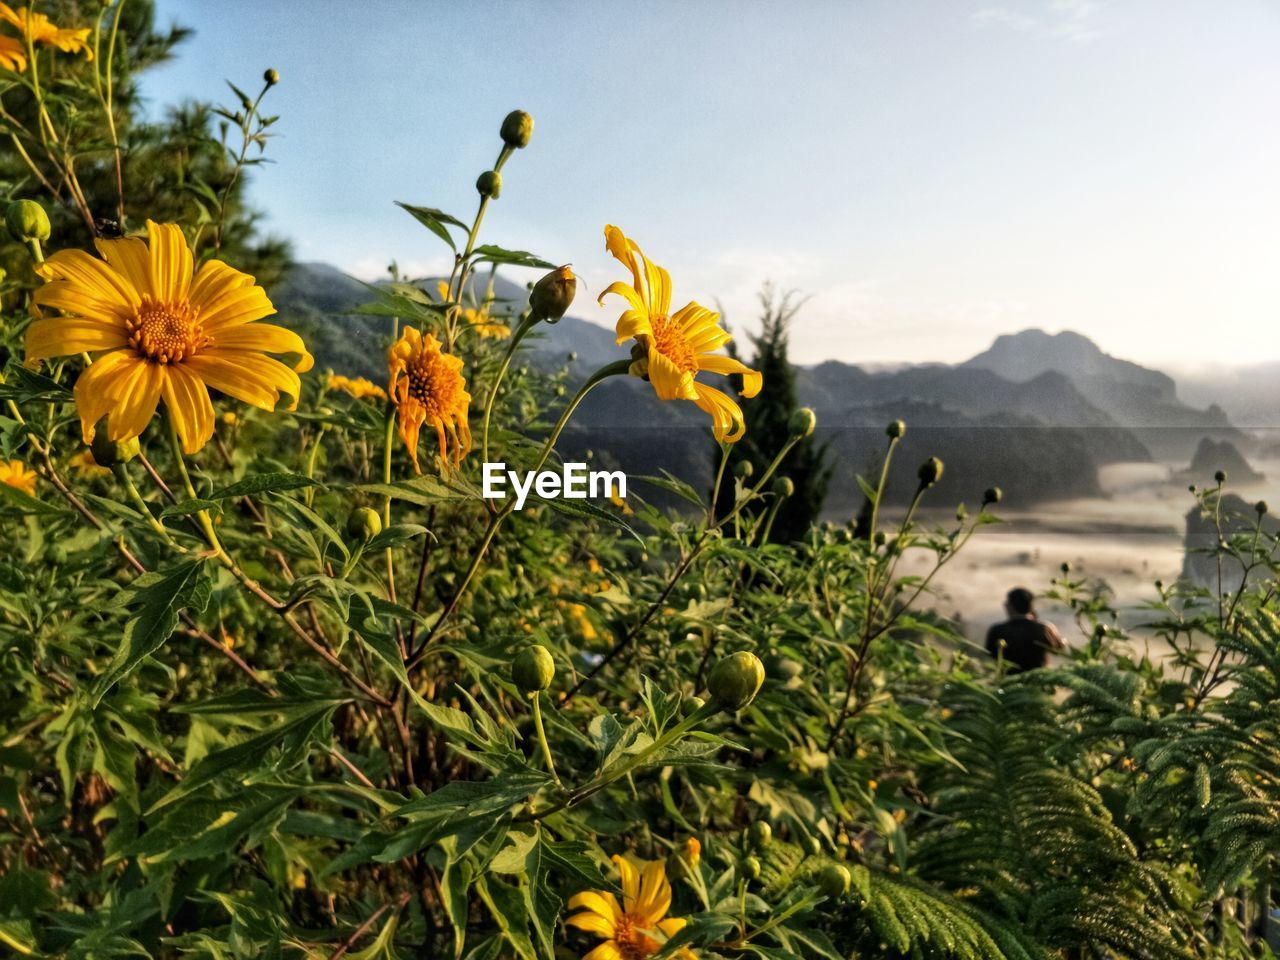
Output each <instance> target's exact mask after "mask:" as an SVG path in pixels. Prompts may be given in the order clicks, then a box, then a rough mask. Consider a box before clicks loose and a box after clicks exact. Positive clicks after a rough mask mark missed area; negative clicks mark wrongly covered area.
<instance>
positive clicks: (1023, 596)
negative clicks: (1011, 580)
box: [987, 587, 1067, 673]
mask: <svg viewBox="0 0 1280 960" xmlns="http://www.w3.org/2000/svg"><path fill="white" fill-rule="evenodd" d="M1034 600H1035V598H1034V596H1032V593H1031V591H1030V590H1027V589H1025V588H1023V587H1014V588H1013V589H1012V590H1010V591H1009V593H1008V594H1007V595H1006V596H1005V600H1004V612H1005V615H1006V616H1008V618H1009V619H1008V620H1006V621H1005V622H1004V623H997V624H996V625H995V626H993V627H992V628H991V629H990V630H988V631H987V653H989V654H991V656H993V657H996V658H1001V659H1003V660H1004V662H1005V664H1007V669H1008V670H1009V672H1010V673H1020V672H1022V671H1023V670H1035V669H1036V668H1037V667H1043V666H1045V665H1047V664H1048V662H1049V654H1050V653H1061V652H1062V651H1064V650H1066V649H1067V645H1066V643H1065V642H1064V641H1063V639H1062V634H1060V633H1058V631H1057V628H1055V627H1054V625H1053V624H1052V623H1048V622H1046V621H1044V620H1040V619H1037V617H1036V613H1035V606H1034Z"/></svg>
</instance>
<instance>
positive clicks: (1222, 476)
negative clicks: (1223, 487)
mask: <svg viewBox="0 0 1280 960" xmlns="http://www.w3.org/2000/svg"><path fill="white" fill-rule="evenodd" d="M1213 479H1214V480H1216V481H1217V482H1218V483H1226V482H1227V471H1225V470H1219V471H1218V472H1217V473H1215V474H1214V475H1213Z"/></svg>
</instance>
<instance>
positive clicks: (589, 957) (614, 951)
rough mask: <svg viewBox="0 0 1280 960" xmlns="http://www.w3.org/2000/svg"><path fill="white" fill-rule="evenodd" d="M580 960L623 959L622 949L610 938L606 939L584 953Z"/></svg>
mask: <svg viewBox="0 0 1280 960" xmlns="http://www.w3.org/2000/svg"><path fill="white" fill-rule="evenodd" d="M582 960H625V958H624V957H623V955H622V950H621V949H620V948H619V947H618V945H617V944H616V943H614V942H613V941H612V940H606V941H605V942H604V943H602V944H600V946H598V947H596V948H595V949H594V950H592V951H591V952H590V953H588V954H586V955H585V956H584V957H583V958H582Z"/></svg>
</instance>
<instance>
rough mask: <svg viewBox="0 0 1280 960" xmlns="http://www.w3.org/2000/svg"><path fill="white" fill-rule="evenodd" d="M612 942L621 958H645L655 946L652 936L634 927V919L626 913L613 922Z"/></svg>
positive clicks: (644, 959)
mask: <svg viewBox="0 0 1280 960" xmlns="http://www.w3.org/2000/svg"><path fill="white" fill-rule="evenodd" d="M613 942H614V943H615V944H617V946H618V953H620V954H622V960H646V958H647V957H651V956H653V952H654V950H655V949H656V948H657V944H656V943H655V942H654V941H653V939H652V938H650V937H647V936H645V935H644V934H643V933H641V932H640V931H639V930H637V929H636V925H635V921H634V920H632V919H631V915H630V914H627V913H624V914H623V915H622V916H620V917H618V919H617V920H615V921H614V922H613Z"/></svg>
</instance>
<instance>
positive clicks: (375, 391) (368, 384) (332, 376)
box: [329, 371, 387, 400]
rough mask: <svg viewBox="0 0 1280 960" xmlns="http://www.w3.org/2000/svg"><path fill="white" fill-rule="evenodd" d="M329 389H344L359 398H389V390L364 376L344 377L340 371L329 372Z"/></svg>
mask: <svg viewBox="0 0 1280 960" xmlns="http://www.w3.org/2000/svg"><path fill="white" fill-rule="evenodd" d="M329 389H330V390H342V391H344V392H346V393H349V394H351V396H353V397H355V398H356V399H357V400H366V399H368V398H369V397H373V398H374V399H376V400H385V399H387V391H385V390H383V389H382V388H381V387H380V386H378V385H377V384H376V383H373V382H372V381H370V380H366V379H365V378H364V377H344V376H343V375H342V374H340V373H334V372H332V371H330V372H329Z"/></svg>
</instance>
